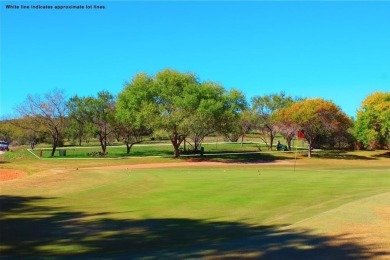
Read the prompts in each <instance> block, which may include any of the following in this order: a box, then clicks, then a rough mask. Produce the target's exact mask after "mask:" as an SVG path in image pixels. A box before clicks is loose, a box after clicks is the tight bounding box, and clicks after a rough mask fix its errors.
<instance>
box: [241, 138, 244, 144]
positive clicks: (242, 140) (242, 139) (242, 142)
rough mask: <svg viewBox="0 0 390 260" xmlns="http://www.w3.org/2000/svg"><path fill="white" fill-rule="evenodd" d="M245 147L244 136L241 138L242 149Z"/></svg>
mask: <svg viewBox="0 0 390 260" xmlns="http://www.w3.org/2000/svg"><path fill="white" fill-rule="evenodd" d="M243 146H244V135H242V136H241V147H243Z"/></svg>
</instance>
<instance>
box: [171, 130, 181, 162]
mask: <svg viewBox="0 0 390 260" xmlns="http://www.w3.org/2000/svg"><path fill="white" fill-rule="evenodd" d="M170 139H171V143H172V145H173V157H175V158H178V157H179V156H180V150H179V147H180V141H179V136H178V134H177V133H174V134H173V136H172V137H171V138H170Z"/></svg>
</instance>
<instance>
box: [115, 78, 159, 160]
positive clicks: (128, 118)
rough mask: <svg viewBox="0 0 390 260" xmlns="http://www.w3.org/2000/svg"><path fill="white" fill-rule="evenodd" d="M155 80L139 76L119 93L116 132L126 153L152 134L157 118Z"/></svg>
mask: <svg viewBox="0 0 390 260" xmlns="http://www.w3.org/2000/svg"><path fill="white" fill-rule="evenodd" d="M153 86H154V80H153V78H152V77H150V76H148V75H147V74H145V73H140V74H137V75H136V76H135V77H134V78H133V79H132V80H131V82H130V83H127V84H126V85H125V87H124V89H123V90H122V91H121V92H120V93H119V95H118V100H117V104H116V119H117V120H116V127H115V129H116V132H118V135H119V136H120V137H121V138H123V141H124V142H125V144H126V152H127V154H129V153H130V150H131V148H132V146H133V145H134V144H137V143H140V142H141V141H142V135H143V134H147V133H150V132H151V123H150V122H151V120H152V119H153V117H155V116H157V110H156V106H155V105H154V99H153V91H154V87H153Z"/></svg>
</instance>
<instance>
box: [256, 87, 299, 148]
mask: <svg viewBox="0 0 390 260" xmlns="http://www.w3.org/2000/svg"><path fill="white" fill-rule="evenodd" d="M251 101H252V109H253V111H254V113H255V114H256V115H257V120H256V125H255V127H256V129H258V131H259V132H260V138H261V139H262V141H263V142H264V143H265V144H266V145H267V146H268V148H269V149H270V150H272V146H273V142H274V138H275V135H276V134H277V132H278V127H277V125H276V124H275V122H274V120H273V119H272V115H273V113H274V112H275V111H277V110H278V109H282V108H285V107H288V106H289V105H291V104H292V103H293V99H292V98H291V97H290V96H287V95H286V94H285V93H284V92H280V93H279V94H271V95H265V96H255V97H253V98H252V99H251ZM268 141H269V142H268Z"/></svg>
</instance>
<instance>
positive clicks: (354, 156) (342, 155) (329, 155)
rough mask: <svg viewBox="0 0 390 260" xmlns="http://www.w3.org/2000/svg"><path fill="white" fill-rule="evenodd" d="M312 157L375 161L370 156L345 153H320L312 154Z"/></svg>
mask: <svg viewBox="0 0 390 260" xmlns="http://www.w3.org/2000/svg"><path fill="white" fill-rule="evenodd" d="M312 157H314V158H321V159H342V160H376V158H373V157H370V156H363V155H357V154H351V153H348V152H346V151H326V150H324V151H320V152H313V154H312Z"/></svg>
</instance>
